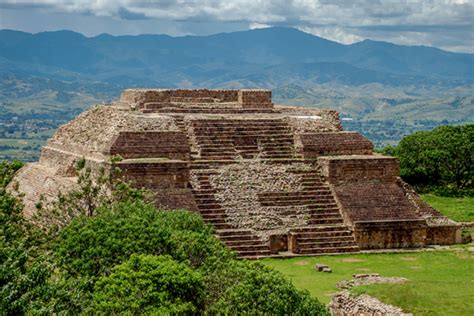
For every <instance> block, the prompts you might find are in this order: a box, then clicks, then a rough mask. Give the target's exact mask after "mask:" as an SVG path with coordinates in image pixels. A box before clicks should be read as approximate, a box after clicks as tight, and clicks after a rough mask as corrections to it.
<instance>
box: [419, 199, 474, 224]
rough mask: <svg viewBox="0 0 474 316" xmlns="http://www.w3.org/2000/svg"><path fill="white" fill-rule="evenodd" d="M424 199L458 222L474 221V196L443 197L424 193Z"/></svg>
mask: <svg viewBox="0 0 474 316" xmlns="http://www.w3.org/2000/svg"><path fill="white" fill-rule="evenodd" d="M421 197H422V198H423V200H424V201H425V202H426V203H428V204H430V205H431V206H432V207H434V208H435V209H437V210H438V211H440V212H441V213H443V215H445V216H447V217H449V218H450V219H452V220H455V221H457V222H472V221H474V197H462V198H456V197H443V196H437V195H434V194H423V195H422V196H421Z"/></svg>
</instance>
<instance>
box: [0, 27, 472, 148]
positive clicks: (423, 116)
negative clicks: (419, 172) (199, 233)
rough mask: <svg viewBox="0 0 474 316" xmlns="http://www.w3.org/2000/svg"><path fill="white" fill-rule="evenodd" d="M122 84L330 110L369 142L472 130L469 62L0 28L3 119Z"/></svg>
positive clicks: (80, 105)
mask: <svg viewBox="0 0 474 316" xmlns="http://www.w3.org/2000/svg"><path fill="white" fill-rule="evenodd" d="M127 87H169V88H178V87H179V88H198V87H206V88H255V87H259V88H269V89H272V90H273V91H274V100H275V101H276V102H277V103H280V102H281V103H287V104H298V105H305V106H316V107H324V108H335V109H337V110H339V111H340V112H341V114H342V116H344V117H347V121H345V124H347V127H348V128H350V129H351V128H352V129H357V130H360V131H361V132H363V133H365V134H366V135H368V136H369V137H370V138H371V139H372V140H373V141H375V142H376V143H377V144H379V145H383V144H386V143H390V142H396V141H397V140H399V139H400V137H402V136H403V135H404V134H406V133H408V132H411V131H413V130H417V129H426V128H431V127H432V126H436V125H439V124H442V123H446V122H447V123H454V124H462V123H466V122H473V121H474V93H473V91H474V90H473V87H474V54H464V53H453V52H447V51H443V50H440V49H437V48H433V47H425V46H403V45H396V44H392V43H387V42H380V41H372V40H364V41H361V42H358V43H354V44H351V45H345V44H341V43H337V42H334V41H330V40H327V39H324V38H321V37H318V36H314V35H312V34H309V33H305V32H302V31H300V30H297V29H293V28H282V27H272V28H264V29H255V30H248V31H242V32H232V33H221V34H215V35H210V36H182V37H171V36H168V35H137V36H111V35H108V34H101V35H98V36H95V37H85V36H83V35H81V34H79V33H75V32H72V31H55V32H41V33H37V34H31V33H25V32H20V31H14V30H0V111H1V112H3V113H4V114H5V113H7V114H6V115H4V117H7V118H8V117H11V116H13V115H15V116H18V115H19V114H21V115H26V117H31V113H43V114H44V115H48V113H54V117H55V121H54V122H56V123H54V124H59V123H60V122H62V121H61V120H60V119H59V120H57V119H58V118H60V117H61V115H63V114H61V113H64V115H63V117H64V118H66V117H70V116H71V113H77V112H79V111H81V110H82V109H84V108H86V107H88V106H90V105H91V104H92V103H98V102H104V101H108V100H111V99H115V98H117V96H118V94H119V93H120V90H121V89H123V88H127ZM8 113H10V114H11V115H10V114H8ZM8 115H10V116H8ZM21 117H22V116H20V118H21ZM20 121H21V119H20ZM54 124H53V125H54ZM387 126H388V127H389V128H387ZM53 127H55V126H53ZM0 132H1V131H0Z"/></svg>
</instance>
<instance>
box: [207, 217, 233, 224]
mask: <svg viewBox="0 0 474 316" xmlns="http://www.w3.org/2000/svg"><path fill="white" fill-rule="evenodd" d="M203 220H204V222H205V223H206V224H212V225H220V224H227V220H226V219H225V218H203Z"/></svg>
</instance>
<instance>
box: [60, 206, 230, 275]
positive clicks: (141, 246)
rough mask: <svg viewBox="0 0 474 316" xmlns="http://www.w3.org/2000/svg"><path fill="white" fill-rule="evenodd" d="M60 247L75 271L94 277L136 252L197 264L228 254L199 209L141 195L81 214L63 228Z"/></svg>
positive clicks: (62, 260)
mask: <svg viewBox="0 0 474 316" xmlns="http://www.w3.org/2000/svg"><path fill="white" fill-rule="evenodd" d="M55 252H56V254H57V257H58V260H59V262H60V265H61V266H62V267H64V268H65V269H66V271H68V273H69V274H70V275H72V276H79V275H88V276H94V277H95V276H101V275H107V274H109V273H110V272H111V268H112V267H113V266H114V265H117V264H120V263H121V262H123V261H124V260H127V259H128V258H129V257H130V256H131V255H132V254H149V255H156V256H158V255H166V254H167V255H171V256H172V257H173V258H174V259H176V260H178V261H186V262H187V263H189V264H190V265H192V266H193V267H199V266H201V265H202V264H204V263H205V262H206V260H207V259H208V258H211V257H215V256H229V254H228V252H227V251H226V250H225V248H224V246H223V245H222V244H221V243H220V242H219V241H218V240H216V239H215V238H214V237H213V236H212V233H211V229H210V227H209V226H207V225H206V224H204V222H203V221H202V219H201V218H200V216H198V215H197V214H191V213H189V212H187V211H173V212H166V211H158V210H156V208H155V207H153V206H152V205H149V204H146V203H144V202H141V201H134V202H123V203H119V204H117V205H115V206H113V208H112V209H105V207H103V209H101V210H100V211H99V212H98V215H97V216H95V217H85V216H83V217H80V218H77V219H76V220H74V221H73V222H72V223H71V224H70V225H69V226H68V227H66V228H65V229H64V230H63V231H62V232H61V233H60V235H59V238H58V241H57V244H56V245H55Z"/></svg>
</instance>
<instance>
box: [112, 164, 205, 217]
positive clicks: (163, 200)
mask: <svg viewBox="0 0 474 316" xmlns="http://www.w3.org/2000/svg"><path fill="white" fill-rule="evenodd" d="M116 166H117V167H118V168H120V170H121V171H122V172H121V177H122V179H123V180H125V181H127V182H130V183H131V184H132V185H133V186H134V187H137V188H144V189H147V190H150V191H151V192H152V193H154V201H155V204H156V205H157V206H160V207H166V208H169V209H178V208H184V209H188V210H193V211H195V210H197V206H196V202H195V201H194V197H193V195H192V192H191V190H190V189H189V188H188V184H189V165H188V163H187V162H183V161H173V160H163V159H151V158H149V159H127V160H123V161H120V162H118V163H117V164H116Z"/></svg>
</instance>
